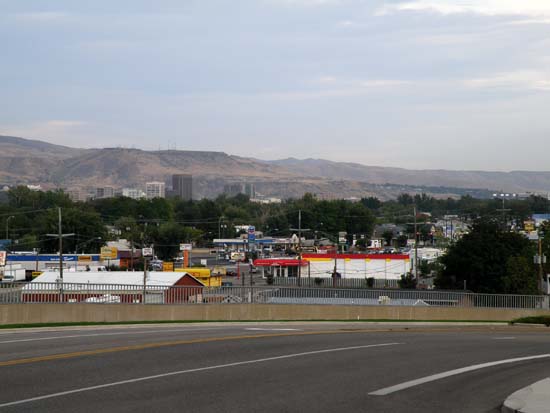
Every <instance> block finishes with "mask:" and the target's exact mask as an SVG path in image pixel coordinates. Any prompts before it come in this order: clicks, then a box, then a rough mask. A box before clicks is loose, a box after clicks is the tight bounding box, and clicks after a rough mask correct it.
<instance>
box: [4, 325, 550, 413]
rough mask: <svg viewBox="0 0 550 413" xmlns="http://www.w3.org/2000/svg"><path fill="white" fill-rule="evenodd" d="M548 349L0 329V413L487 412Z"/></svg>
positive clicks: (434, 333) (209, 329) (420, 332)
mask: <svg viewBox="0 0 550 413" xmlns="http://www.w3.org/2000/svg"><path fill="white" fill-rule="evenodd" d="M549 353H550V330H549V329H543V328H523V327H508V326H483V327H482V326H477V327H466V326H463V327H457V326H451V327H450V326H436V327H432V326H429V327H428V326H412V325H407V326H396V325H391V326H388V325H372V324H361V323H309V324H304V323H264V324H255V323H243V324H223V323H222V324H184V325H149V326H129V327H94V328H90V327H85V328H63V329H59V328H58V329H49V330H43V329H42V330H18V331H0V377H2V385H1V386H0V412H3V411H6V412H27V411H29V412H30V411H33V412H34V411H40V412H76V411H78V412H102V413H107V412H181V411H185V412H256V411H257V412H340V411H346V412H350V411H365V412H366V411H368V412H497V411H499V410H498V409H499V408H500V405H501V404H502V402H503V401H504V399H505V398H506V397H507V396H508V395H509V394H511V393H512V392H514V391H515V390H518V389H519V388H522V387H524V386H526V385H528V384H531V383H533V382H535V381H538V380H541V379H543V378H546V377H549V376H550V354H549ZM525 357H538V358H533V359H523V360H515V361H514V360H510V359H516V358H525ZM489 362H501V364H497V365H483V364H484V363H489ZM480 364H482V366H478V365H480ZM469 366H476V367H473V368H471V369H469V371H460V370H459V371H455V370H456V369H462V368H464V367H469ZM449 371H450V373H447V374H443V375H441V373H445V372H449ZM434 375H440V376H434ZM419 379H420V380H419ZM413 380H416V381H413ZM411 381H413V382H411ZM403 383H405V384H403ZM395 386H397V387H395ZM373 393H374V394H373Z"/></svg>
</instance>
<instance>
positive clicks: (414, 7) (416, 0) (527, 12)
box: [375, 0, 550, 18]
mask: <svg viewBox="0 0 550 413" xmlns="http://www.w3.org/2000/svg"><path fill="white" fill-rule="evenodd" d="M407 11H413V12H414V11H417V12H432V13H439V14H442V15H450V14H458V13H473V14H480V15H486V16H529V17H533V18H544V17H550V1H548V0H413V1H406V2H401V3H398V4H388V5H384V6H382V7H380V8H378V9H377V10H376V11H375V15H377V16H383V15H387V14H392V13H396V12H407Z"/></svg>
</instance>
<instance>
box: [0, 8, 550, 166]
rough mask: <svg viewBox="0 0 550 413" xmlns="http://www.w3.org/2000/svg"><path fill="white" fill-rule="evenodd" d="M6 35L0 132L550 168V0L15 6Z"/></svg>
mask: <svg viewBox="0 0 550 413" xmlns="http://www.w3.org/2000/svg"><path fill="white" fill-rule="evenodd" d="M0 38H1V39H2V42H0V135H1V134H3V135H12V136H21V137H24V138H33V139H40V140H45V141H48V142H52V143H56V144H62V145H68V146H75V147H87V148H88V147H135V148H142V149H149V150H158V149H178V150H184V149H185V150H208V151H211V150H212V151H224V152H226V153H229V154H234V155H241V156H248V157H255V158H260V159H281V158H287V157H295V158H324V159H330V160H334V161H345V162H357V163H362V164H366V165H380V166H396V167H403V168H413V169H475V170H499V171H509V170H518V169H521V170H550V167H549V165H548V158H549V157H548V153H547V151H545V150H544V149H546V148H547V147H548V146H549V145H548V143H547V142H548V140H549V138H550V133H549V132H550V115H549V113H550V111H549V108H550V1H548V0H521V1H520V0H477V1H473V0H393V1H390V0H387V1H383V0H232V1H228V0H155V1H153V0H149V1H145V0H117V1H112V0H94V1H93V2H83V1H74V0H43V1H40V0H25V1H13V0H0ZM0 149H1V148H0Z"/></svg>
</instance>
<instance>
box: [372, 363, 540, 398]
mask: <svg viewBox="0 0 550 413" xmlns="http://www.w3.org/2000/svg"><path fill="white" fill-rule="evenodd" d="M549 357H550V354H539V355H537V356H529V357H518V358H513V359H506V360H498V361H491V362H489V363H482V364H474V365H473V366H468V367H462V368H460V369H455V370H449V371H445V372H443V373H439V374H434V375H432V376H426V377H422V378H420V379H416V380H411V381H406V382H405V383H401V384H397V385H395V386H391V387H386V388H383V389H380V390H376V391H373V392H371V393H369V395H371V396H387V395H388V394H391V393H395V392H398V391H401V390H405V389H408V388H410V387H414V386H418V385H420V384H425V383H430V382H432V381H436V380H441V379H444V378H447V377H451V376H456V375H458V374H462V373H468V372H470V371H475V370H480V369H485V368H488V367H494V366H499V365H501V364H509V363H517V362H519V361H529V360H537V359H542V358H549Z"/></svg>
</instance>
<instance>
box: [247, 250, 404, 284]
mask: <svg viewBox="0 0 550 413" xmlns="http://www.w3.org/2000/svg"><path fill="white" fill-rule="evenodd" d="M335 260H336V265H335V262H334V261H335ZM411 264H412V262H411V257H410V256H409V255H408V254H403V255H401V254H338V255H336V254H302V259H301V260H298V259H297V258H293V259H260V260H256V261H254V265H255V266H258V267H261V269H262V274H263V275H264V276H266V275H271V276H274V277H296V276H297V275H298V271H297V267H298V266H300V265H301V266H307V275H308V276H309V277H311V278H320V279H322V278H332V277H333V275H334V269H335V268H336V272H337V273H338V277H339V278H342V279H346V278H354V279H358V278H359V279H366V278H374V279H378V280H385V281H394V282H396V281H397V280H399V279H400V278H401V275H403V274H406V273H409V272H411V269H412V265H411ZM304 273H306V272H305V271H303V272H302V274H304Z"/></svg>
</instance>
